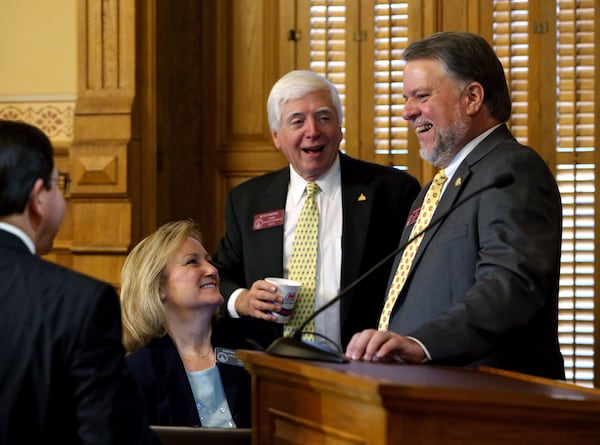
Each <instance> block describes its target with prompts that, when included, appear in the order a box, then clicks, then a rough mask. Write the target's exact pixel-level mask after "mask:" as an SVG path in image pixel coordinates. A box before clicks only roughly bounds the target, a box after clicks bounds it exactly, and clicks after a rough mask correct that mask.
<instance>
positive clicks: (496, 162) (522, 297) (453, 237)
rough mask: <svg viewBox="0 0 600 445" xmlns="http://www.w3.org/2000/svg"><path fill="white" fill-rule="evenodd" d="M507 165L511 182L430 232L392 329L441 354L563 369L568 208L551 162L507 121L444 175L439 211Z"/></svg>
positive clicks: (471, 361) (557, 374)
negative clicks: (561, 307) (561, 310)
mask: <svg viewBox="0 0 600 445" xmlns="http://www.w3.org/2000/svg"><path fill="white" fill-rule="evenodd" d="M502 173H510V174H512V175H514V178H515V181H514V183H513V184H511V185H509V186H507V187H503V188H494V189H490V190H487V191H485V192H483V193H481V194H479V195H477V196H475V197H474V198H473V199H470V200H469V201H467V202H465V203H464V204H463V205H461V206H460V207H458V208H457V209H456V210H455V211H453V212H452V213H450V214H449V215H448V217H447V218H445V220H443V221H442V222H441V223H440V224H438V225H436V226H434V227H432V229H431V230H429V231H428V232H427V233H426V234H425V236H424V238H423V241H422V243H421V245H420V246H419V250H418V251H417V254H416V256H415V260H414V262H413V265H412V269H411V271H410V273H409V276H408V279H407V282H406V284H405V286H404V289H403V291H402V293H401V295H400V296H399V298H398V300H397V302H396V305H395V307H394V309H393V312H392V317H391V320H390V330H392V331H395V332H398V333H400V334H403V335H411V336H414V337H415V338H417V339H419V340H421V341H422V342H423V343H424V344H425V346H426V347H427V348H428V350H429V351H430V353H431V356H432V359H433V361H434V362H436V363H444V364H452V365H461V366H474V365H476V364H486V365H488V366H494V367H498V368H504V369H508V370H514V371H519V372H524V373H529V374H534V375H540V376H545V377H550V378H564V366H563V359H562V355H561V353H560V350H559V344H558V334H557V323H558V315H557V311H558V282H559V269H560V251H561V250H560V249H561V232H562V210H561V201H560V194H559V191H558V188H557V185H556V182H555V180H554V177H553V174H552V172H551V171H550V170H549V169H548V167H547V166H546V164H545V162H544V161H543V160H542V159H541V157H540V156H539V155H538V154H537V153H536V152H535V151H534V150H532V149H531V148H529V147H525V146H523V145H520V144H519V143H517V141H516V140H515V139H514V138H513V137H512V135H511V133H510V132H509V130H508V128H507V127H506V126H501V127H499V128H498V129H496V130H495V131H494V132H493V133H491V134H490V135H489V136H488V137H487V138H486V139H485V140H483V141H482V142H481V143H480V144H479V145H478V146H477V147H476V148H475V149H474V150H473V151H472V152H471V153H470V154H469V155H468V156H467V158H466V159H465V160H464V161H463V162H462V163H461V165H460V166H459V168H458V170H457V172H456V174H455V175H454V177H453V178H450V179H449V180H448V181H449V183H448V186H447V189H446V191H445V192H444V194H443V195H442V198H441V201H440V204H439V205H438V208H437V210H436V214H437V215H440V214H441V213H442V212H444V211H447V210H448V209H450V208H451V207H452V206H453V205H454V204H456V203H457V202H458V201H459V200H460V199H461V197H464V196H467V195H468V194H470V193H471V192H473V191H474V190H477V189H479V188H481V187H483V186H485V185H486V184H489V183H490V182H492V181H493V180H494V178H496V177H497V176H498V175H500V174H502ZM427 188H428V187H425V188H424V190H423V191H422V192H421V196H420V197H419V198H418V199H417V200H416V203H418V204H416V205H415V207H418V205H420V203H421V201H422V200H423V196H424V193H425V191H426V189H427ZM435 217H436V215H434V218H435ZM411 228H412V226H407V227H406V228H405V231H404V233H403V236H402V240H403V242H404V241H406V239H407V237H408V236H409V233H410V230H411ZM398 259H399V258H397V259H396V264H397V263H398ZM395 269H396V266H394V268H393V270H395ZM392 275H393V274H392ZM392 275H391V276H392Z"/></svg>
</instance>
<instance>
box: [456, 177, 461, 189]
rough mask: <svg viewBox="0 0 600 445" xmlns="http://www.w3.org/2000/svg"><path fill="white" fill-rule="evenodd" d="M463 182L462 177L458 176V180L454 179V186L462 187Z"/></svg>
mask: <svg viewBox="0 0 600 445" xmlns="http://www.w3.org/2000/svg"><path fill="white" fill-rule="evenodd" d="M461 184H462V178H461V177H460V176H459V177H458V178H456V181H454V187H460V185H461Z"/></svg>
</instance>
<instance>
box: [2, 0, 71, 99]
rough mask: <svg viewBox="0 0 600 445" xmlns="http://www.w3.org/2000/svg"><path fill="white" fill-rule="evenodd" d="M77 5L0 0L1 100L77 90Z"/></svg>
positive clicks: (58, 1)
mask: <svg viewBox="0 0 600 445" xmlns="http://www.w3.org/2000/svg"><path fill="white" fill-rule="evenodd" d="M76 19H77V14H76V0H52V1H48V0H0V101H3V100H4V99H6V97H5V96H9V97H12V96H48V95H61V96H62V95H67V96H71V97H74V96H75V93H76V91H77V61H76V55H77V22H76Z"/></svg>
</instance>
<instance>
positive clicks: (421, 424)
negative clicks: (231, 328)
mask: <svg viewBox="0 0 600 445" xmlns="http://www.w3.org/2000/svg"><path fill="white" fill-rule="evenodd" d="M237 355H238V357H239V358H240V360H242V361H243V362H244V366H245V367H246V368H247V369H248V370H249V371H250V373H251V374H253V378H254V380H253V381H254V382H255V384H254V386H253V391H255V392H254V394H253V398H254V402H253V407H254V409H255V413H256V414H255V415H256V417H257V422H256V424H255V425H254V426H255V428H254V429H255V431H256V437H255V438H256V440H257V441H256V442H253V443H261V444H269V443H272V444H280V443H281V444H292V443H294V444H296V443H297V444H301V443H311V444H312V443H315V444H317V443H327V444H329V443H352V444H354V443H365V444H392V443H393V444H395V443H410V444H411V445H412V444H429V443H445V444H449V443H451V444H461V445H463V444H477V445H480V444H483V443H485V444H506V443H513V441H515V440H518V441H519V442H522V443H544V444H545V445H548V444H569V445H570V444H595V445H597V444H599V443H600V391H597V390H593V389H589V388H582V387H579V386H576V385H571V384H568V383H565V382H559V381H554V380H549V379H541V378H537V377H530V376H526V375H522V374H517V373H512V375H510V374H511V373H509V375H504V372H503V371H500V372H496V370H493V369H487V370H473V369H467V368H452V367H440V366H431V365H408V364H383V363H366V362H359V361H351V362H350V363H345V364H339V363H325V362H314V361H306V360H293V359H287V358H280V357H274V356H270V355H267V354H265V353H262V352H256V351H245V350H244V351H238V352H237ZM306 407H311V409H307V408H306ZM406 440H408V441H406ZM440 440H442V442H440Z"/></svg>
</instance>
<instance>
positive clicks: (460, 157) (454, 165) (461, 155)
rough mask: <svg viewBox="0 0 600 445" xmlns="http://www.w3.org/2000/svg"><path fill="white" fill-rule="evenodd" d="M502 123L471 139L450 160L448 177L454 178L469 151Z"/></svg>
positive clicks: (447, 168) (446, 170)
mask: <svg viewBox="0 0 600 445" xmlns="http://www.w3.org/2000/svg"><path fill="white" fill-rule="evenodd" d="M500 125H502V124H498V125H494V126H493V127H492V128H490V129H488V130H486V131H484V132H483V133H481V134H480V135H479V136H477V137H476V138H474V139H471V140H470V141H469V142H468V143H467V145H465V146H464V147H463V148H461V149H460V151H459V152H458V153H457V154H456V156H454V158H453V159H452V161H450V164H448V167H446V168H445V169H444V170H445V172H446V177H447V178H452V177H453V176H454V173H456V170H458V166H459V165H460V164H461V162H462V161H464V159H465V158H466V157H467V156H468V155H469V153H471V152H472V151H473V150H474V149H475V147H477V145H478V144H479V143H480V142H481V141H483V140H484V139H485V138H486V137H487V136H488V135H489V134H490V133H491V132H492V131H494V130H495V129H496V128H498V127H499V126H500Z"/></svg>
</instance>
